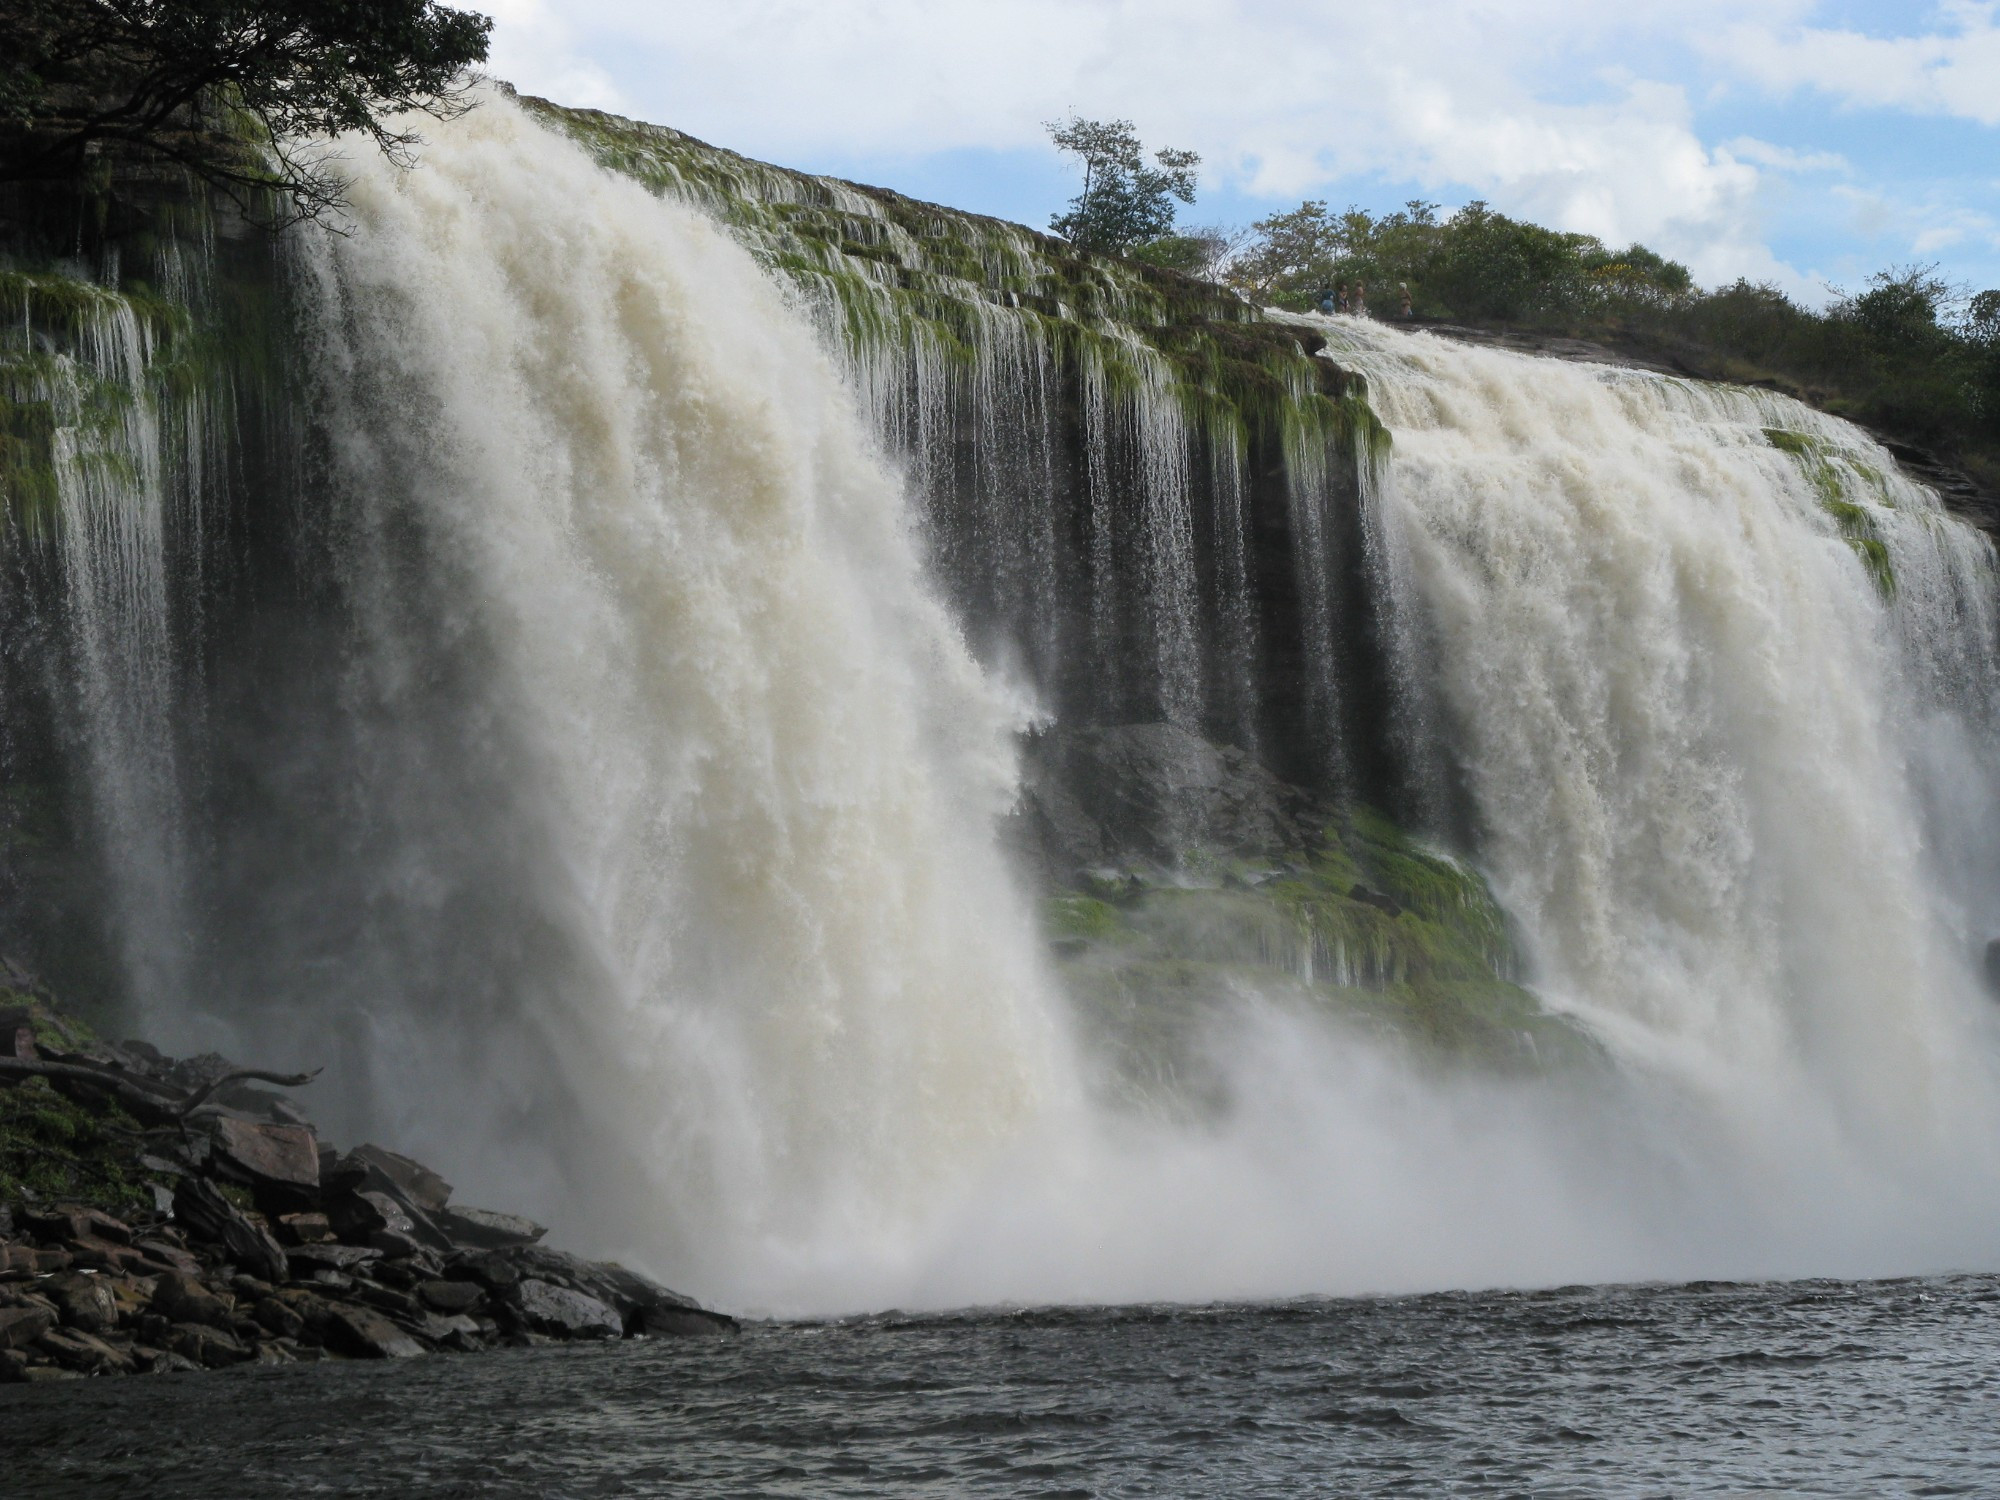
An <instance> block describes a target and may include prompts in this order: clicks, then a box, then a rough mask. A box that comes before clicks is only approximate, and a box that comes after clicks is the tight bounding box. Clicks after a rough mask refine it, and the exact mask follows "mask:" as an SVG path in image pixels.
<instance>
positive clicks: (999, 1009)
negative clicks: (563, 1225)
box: [302, 98, 1056, 1280]
mask: <svg viewBox="0 0 2000 1500" xmlns="http://www.w3.org/2000/svg"><path fill="white" fill-rule="evenodd" d="M352 197H353V220H354V222H353V224H352V232H351V233H350V234H347V235H344V236H334V235H324V236H320V237H317V238H315V239H314V240H313V241H312V243H311V245H310V247H309V267H308V271H309V275H310V277H311V279H312V283H313V287H314V292H313V300H314V302H315V303H316V306H317V309H318V336H319V338H320V340H321V344H320V348H319V353H318V356H317V363H318V367H319V369H320V370H321V372H322V383H321V387H320V389H319V391H318V393H317V402H318V410H319V415H320V420H321V422H322V424H323V426H324V428H325V430H326V432H327V434H328V442H329V444H330V450H331V455H332V460H333V464H334V468H335V472H336V474H337V476H338V478H337V484H336V499H337V501H338V503H340V504H342V505H344V506H346V507H348V508H349V512H348V517H347V520H346V521H345V522H344V523H343V524H344V526H346V527H347V528H350V529H349V530H348V531H347V532H346V533H345V534H346V535H347V537H348V541H347V545H346V549H345V550H346V551H347V554H348V561H347V563H346V564H345V566H346V567H347V568H348V569H349V570H350V579H349V588H350V590H351V592H352V595H353V597H354V599H355V600H356V601H357V604H356V610H357V615H358V622H359V629H360V631H361V634H362V639H363V641H364V642H365V647H364V652H363V655H362V658H361V661H360V666H359V670H358V673H357V674H356V675H354V676H353V677H351V678H350V680H349V682H348V683H347V685H346V692H347V693H348V694H349V697H350V705H351V711H352V712H353V713H354V714H356V715H357V716H358V718H359V720H360V721H361V723H362V724H363V726H364V727H363V729H362V730H361V731H360V734H361V743H360V747H359V754H360V765H359V766H358V767H357V768H356V769H357V773H358V774H360V775H362V776H364V777H366V778H368V780H367V783H366V784H365V785H364V786H363V787H362V789H361V791H360V794H359V810H358V812H357V816H358V817H359V818H360V819H362V820H364V821H372V822H374V823H376V824H378V825H380V824H386V825H388V826H387V827H386V828H383V829H381V835H382V836H381V843H380V845H379V846H378V848H377V849H376V851H375V852H373V853H372V854H371V855H370V856H369V858H368V860H367V861H366V863H367V864H368V865H370V866H371V867H372V868H373V870H374V871H375V873H374V874H373V875H372V876H369V877H368V878H370V879H372V880H373V882H374V889H373V890H371V891H369V892H368V893H367V894H366V897H365V904H366V905H367V906H368V907H370V908H371V910H372V911H373V915H371V917H370V918H369V921H370V924H371V929H372V930H371V933H370V937H369V940H368V942H367V944H366V946H368V947H370V948H372V949H374V950H377V951H387V952H391V953H393V954H394V955H395V958H394V960H393V961H392V962H389V963H387V964H381V965H377V966H376V967H375V968H374V969H373V970H372V971H371V972H370V973H369V975H368V976H367V982H368V984H369V985H370V986H376V987H379V992H378V993H375V994H372V995H366V996H356V997H353V998H352V999H351V1000H350V1001H349V1008H359V1009H361V1010H363V1011H365V1012H367V1013H370V1014H372V1015H373V1016H374V1017H375V1018H376V1019H375V1022H374V1024H376V1025H377V1026H378V1027H379V1035H378V1037H377V1039H376V1043H375V1045H374V1047H373V1048H372V1049H371V1050H373V1051H374V1052H376V1053H377V1054H386V1059H387V1060H386V1061H378V1062H377V1063H375V1064H374V1067H375V1069H376V1071H377V1072H378V1073H379V1074H380V1075H381V1083H380V1087H381V1088H382V1090H383V1091H384V1093H385V1094H387V1095H388V1096H389V1097H390V1098H392V1099H396V1100H400V1101H403V1102H404V1103H405V1104H407V1103H408V1102H409V1101H411V1100H413V1099H416V1098H420V1097H423V1096H424V1095H425V1094H426V1093H429V1092H431V1091H434V1090H435V1089H436V1088H438V1087H446V1088H448V1089H449V1090H450V1091H451V1092H452V1094H453V1096H454V1098H455V1099H456V1100H457V1103H455V1105H454V1107H453V1110H452V1115H453V1116H454V1117H455V1118H453V1119H450V1120H440V1119H438V1118H437V1117H436V1116H435V1115H433V1116H432V1118H431V1120H430V1121H429V1126H428V1128H429V1130H430V1131H431V1133H432V1134H433V1135H445V1136H448V1137H449V1138H450V1145H451V1147H452V1149H451V1152H450V1154H451V1155H452V1156H454V1157H456V1158H457V1159H459V1160H461V1161H465V1162H467V1163H468V1164H469V1166H470V1169H471V1170H472V1172H473V1173H474V1174H475V1176H476V1177H478V1178H480V1179H481V1180H483V1181H485V1182H487V1183H489V1184H491V1185H492V1187H493V1189H494V1191H495V1192H500V1191H505V1190H507V1189H508V1188H509V1186H510V1182H509V1173H510V1170H511V1171H512V1172H514V1173H515V1174H517V1175H516V1176H515V1177H514V1179H513V1182H512V1183H511V1186H513V1187H515V1188H518V1186H519V1183H520V1181H521V1180H522V1177H521V1176H520V1175H518V1174H523V1173H525V1174H533V1173H534V1172H536V1171H537V1170H539V1171H541V1172H542V1173H544V1174H548V1175H551V1176H552V1177H553V1178H554V1179H556V1181H555V1182H554V1183H551V1184H550V1187H551V1188H553V1189H554V1191H553V1192H552V1193H551V1198H552V1199H553V1200H555V1201H552V1202H551V1206H552V1207H555V1208H557V1209H558V1211H559V1212H561V1213H563V1214H565V1215H568V1216H571V1218H572V1222H575V1223H577V1224H579V1225H587V1226H592V1227H591V1229H590V1232H592V1233H594V1234H596V1235H597V1236H598V1237H599V1238H600V1239H602V1240H604V1241H605V1242H607V1243H610V1244H613V1245H617V1244H621V1243H622V1244H628V1245H637V1246H638V1247H640V1249H641V1250H642V1251H646V1252H648V1253H653V1254H657V1253H658V1251H659V1248H660V1247H661V1246H663V1245H673V1246H677V1247H679V1250H680V1253H681V1254H682V1255H684V1256H685V1259H684V1260H683V1261H682V1264H683V1266H684V1267H689V1266H692V1267H697V1268H705V1269H699V1270H697V1271H696V1272H695V1274H696V1278H697V1280H700V1279H702V1278H703V1277H712V1276H716V1275H719V1274H722V1272H723V1270H725V1269H732V1270H734V1269H740V1266H738V1267H734V1268H731V1267H730V1266H729V1262H730V1260H731V1258H732V1257H735V1258H737V1260H738V1261H740V1260H741V1258H742V1257H743V1256H745V1255H749V1254H752V1253H754V1252H755V1249H756V1246H757V1244H758V1243H759V1240H760V1238H762V1237H771V1236H778V1237H780V1238H782V1237H783V1236H785V1235H787V1234H790V1235H793V1236H795V1237H796V1239H797V1240H798V1241H800V1242H802V1241H803V1240H804V1239H806V1238H808V1237H809V1236H808V1234H807V1231H809V1230H812V1231H817V1232H825V1231H826V1230H827V1228H828V1226H830V1225H833V1224H839V1225H843V1226H846V1232H848V1233H850V1234H852V1235H855V1236H860V1237H864V1238H865V1237H877V1236H885V1235H893V1234H894V1233H895V1232H896V1231H897V1227H898V1226H899V1225H901V1224H902V1223H903V1222H904V1221H905V1219H906V1218H907V1216H908V1214H909V1213H910V1212H911V1211H912V1210H913V1205H921V1204H923V1203H926V1202H928V1201H929V1200H930V1199H931V1198H932V1197H934V1196H935V1194H936V1193H937V1192H938V1191H939V1190H940V1184H941V1183H944V1184H948V1183H949V1182H950V1181H952V1180H953V1179H954V1177H955V1176H957V1175H961V1174H963V1173H965V1172H966V1171H969V1170H970V1169H971V1164H972V1163H974V1162H976V1161H977V1160H978V1158H979V1154H980V1153H981V1152H982V1151H983V1150H986V1149H988V1148H989V1147H990V1145H991V1144H992V1143H993V1142H996V1141H997V1142H1004V1141H1006V1140H1007V1139H1009V1138H1010V1136H1011V1135H1012V1134H1013V1133H1014V1132H1015V1131H1016V1130H1017V1128H1018V1125H1019V1122H1020V1121H1021V1120H1022V1119H1023V1118H1025V1117H1027V1116H1030V1115H1032V1114H1033V1113H1034V1112H1035V1111H1036V1110H1037V1109H1038V1108H1039V1105H1040V1101H1042V1100H1043V1099H1044V1097H1045V1096H1046V1095H1048V1094H1049V1092H1050V1091H1051V1089H1052V1088H1053V1087H1054V1083H1053V1078H1054V1070H1055V1068H1056V1052H1055V1049H1054V1043H1053V1032H1052V1026H1051V1021H1050V1019H1049V1017H1048V1015H1047V1013H1046V1011H1045V1009H1044V1003H1043V1000H1042V996H1043V993H1044V980H1043V976H1042V974H1041V972H1040V960H1039V958H1038V956H1037V944H1036V942H1035V940H1034V938H1033V936H1032V932H1031V926H1030V922H1029V919H1028V916H1027V912H1026V908H1025V906H1024V904H1023V903H1022V902H1021V901H1020V900H1019V898H1017V896H1016V895H1015V894H1014V892H1013V890H1012V888H1011V886H1010V884H1009V883H1008V880H1007V878H1006V876H1005V874H1004V871H1003V868H1002V865H1001V863H1000V859H999V856H998V853H997V851H996V849H995V848H994V845H993V841H992V838H991V835H990V825H991V821H992V819H993V818H994V817H995V816H996V815H997V814H998V813H999V812H1000V811H1001V810H1002V808H1003V807H1004V805H1005V803H1006V800H1007V798H1008V796H1009V794H1010V786H1011V781H1010V776H1011V748H1010V743H1009V735H1010V731H1011V730H1012V729H1013V728H1014V727H1015V725H1016V723H1017V722H1018V719H1019V715H1020V713H1021V709H1020V707H1019V706H1017V705H1016V704H1014V703H1012V702H1011V701H1010V700H1008V699H1007V698H1006V697H1005V696H1004V695H1003V694H1002V693H1000V692H999V691H998V690H997V689H996V688H995V687H994V686H993V685H992V684H991V683H990V682H989V681H988V680H987V679H986V678H985V677H984V676H983V675H982V673H981V672H980V670H979V669H978V668H977V667H976V666H975V664H974V662H973V660H972V658H971V657H970V655H969V654H968V652H967V650H966V647H965V645H964V643H963V641H962V639H961V636H960V634H959V632H958V630H957V628H956V627H955V626H954V625H953V623H952V621H951V619H950V618H949V616H948V614H947V612H946V610H945V608H944V607H943V605H942V604H941V603H940V602H939V600H938V599H937V598H936V597H934V595H933V594H932V593H931V592H930V590H929V588H928V586H927V585H926V583H925V581H924V580H923V578H922V577H921V572H920V567H919V560H918V559H919V554H918V549H917V545H916V538H915V536H914V533H913V528H912V524H911V518H910V515H909V512H908V507H907V505H906V501H905V496H904V492H903V490H902V488H901V485H900V481H899V480H898V478H897V476H896V474H895V472H894V471H893V470H892V468H891V467H890V465H889V464H888V462H887V461H886V460H885V458H884V457H883V455H882V454H881V452H880V451H879V450H878V449H877V448H876V446H875V444H874V443H873V442H872V440H871V439H870V436H869V434H868V432H867V429H866V426H865V425H864V422H863V420H862V416H861V413H860V411H859V410H857V407H856V404H855V402H854V400H853V398H852V397H851V396H850V394H849V390H848V388H847V387H846V386H844V385H843V383H842V380H841V378H840V374H839V372H838V371H837V370H836V368H835V367H834V365H833V364H832V363H831V362H830V360H829V358H828V357H827V355H826V353H825V352H824V350H823V349H822V348H821V347H820V346H819V345H818V344H817V343H816V342H815V340H814V337H813V334H812V330H811V329H810V327H809V326H808V325H807V324H806V323H805V322H804V321H803V320H801V319H800V318H798V317H797V316H796V315H795V313H794V312H793V311H792V310H791V309H790V308H788V307H787V305H786V303H785V301H784V299H783V298H782V296H781V295H780V293H779V291H778V289H777V288H776V287H775V286H774V285H773V284H772V283H771V282H770V281H769V280H768V279H767V278H766V277H765V276H764V275H763V274H762V273H761V272H760V271H759V269H758V268H757V266H756V265H755V264H754V263H753V262H752V260H751V259H750V257H749V256H748V255H747V254H746V253H745V252H744V251H743V250H741V249H740V248H738V247H737V246H736V245H735V244H734V243H732V242H731V241H730V240H729V239H728V238H726V237H725V236H724V235H723V234H722V233H720V232H719V231H718V229H717V228H716V227H715V226H714V224H713V223H712V222H711V221H710V220H708V219H707V218H706V217H705V216H703V215H701V214H699V213H697V212H695V211H693V210H691V209H689V208H686V207H683V206H681V205H678V204H675V203H669V202H662V201H660V200H658V199H656V198H653V197H651V196H650V195H648V194H647V193H646V192H645V191H644V190H643V189H642V188H640V187H639V186H637V185H635V184H633V183H631V182H628V181H624V180H621V179H619V178H615V177H613V176H611V175H610V174H608V173H606V172H604V171H602V170H600V169H599V168H597V167H596V166H595V165H593V164H592V163H591V162H590V161H589V160H588V159H587V158H585V157H584V155H583V154H582V153H581V152H580V151H579V150H578V149H577V148H576V147H574V146H572V145H571V144H569V143H568V142H566V141H564V140H562V139H560V138H559V137H557V136H555V135H553V134H551V133H549V132H547V131H545V130H543V129H541V128H539V127H538V126H536V125H535V124H534V123H532V122H531V121H530V120H528V119H527V118H526V117H525V116H524V115H523V114H522V113H521V112H520V111H518V110H517V109H516V108H515V107H513V106H512V105H511V104H509V103H508V102H507V101H505V100H503V99H499V98H491V99H488V100H486V101H485V102H484V103H483V104H482V106H481V108H480V109H478V110H477V111H475V112H473V113H472V114H470V115H468V116H467V117H466V118H465V119H464V120H462V121H460V122H457V123H455V124H454V125H452V126H451V127H450V128H449V129H448V130H440V131H438V132H437V139H436V140H435V141H434V142H433V143H432V144H430V145H429V146H428V147H427V148H426V149H425V151H424V154H423V163H422V168H421V170H418V171H414V172H408V173H405V172H402V171H399V170H397V169H396V168H394V167H392V166H390V165H388V164H386V163H382V162H379V161H374V160H373V159H372V158H371V159H369V160H367V161H365V162H363V163H362V164H360V165H359V166H358V168H357V177H356V180H355V183H354V186H353V190H352ZM495 906H500V907H504V908H506V909H507V910H511V911H514V912H516V913H518V915H519V921H520V923H521V924H522V926H515V925H514V922H513V919H511V918H508V917H505V916H501V917H499V918H498V919H497V920H496V917H495V913H494V910H493V908H494V907H495ZM523 927H530V928H534V929H538V930H523ZM496 940H499V941H502V942H504V943H506V944H507V945H508V946H507V948H506V951H505V953H504V955H503V954H500V953H495V952H492V951H490V950H489V951H488V952H486V953H484V954H476V955H468V954H466V953H465V952H464V951H463V950H464V945H468V944H492V943H493V942H495V941H496ZM302 1024H309V1018H308V1021H307V1022H302ZM524 1059H527V1060H526V1061H524ZM482 1143H486V1144H484V1145H482ZM510 1155H512V1156H513V1157H515V1158H516V1160H515V1161H514V1162H513V1163H510V1162H509V1160H508V1158H509V1156H510ZM524 1159H525V1160H530V1161H536V1162H545V1163H546V1165H544V1166H541V1167H540V1168H539V1169H538V1168H536V1167H534V1166H522V1165H520V1162H521V1161H522V1160H524Z"/></svg>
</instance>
